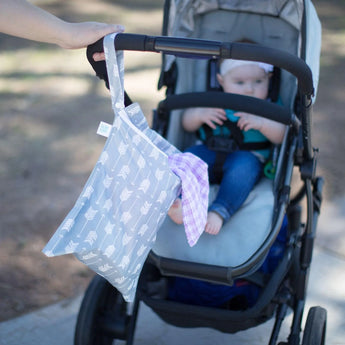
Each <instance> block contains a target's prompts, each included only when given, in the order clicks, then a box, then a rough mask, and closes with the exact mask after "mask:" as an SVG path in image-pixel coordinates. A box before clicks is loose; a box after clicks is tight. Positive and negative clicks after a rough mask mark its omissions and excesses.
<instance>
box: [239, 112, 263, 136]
mask: <svg viewBox="0 0 345 345" xmlns="http://www.w3.org/2000/svg"><path fill="white" fill-rule="evenodd" d="M234 115H235V116H237V117H239V120H238V122H237V126H238V127H239V128H240V129H241V130H242V131H245V132H246V131H249V130H250V129H256V130H257V131H261V129H262V126H263V122H264V119H263V118H262V117H260V116H256V115H253V114H248V113H242V112H238V113H235V114H234Z"/></svg>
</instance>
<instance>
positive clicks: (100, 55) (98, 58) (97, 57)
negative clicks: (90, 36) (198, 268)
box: [92, 53, 105, 62]
mask: <svg viewBox="0 0 345 345" xmlns="http://www.w3.org/2000/svg"><path fill="white" fill-rule="evenodd" d="M92 58H93V59H94V61H96V62H97V61H103V60H105V54H104V53H95V54H93V55H92Z"/></svg>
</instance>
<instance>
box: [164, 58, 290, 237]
mask: <svg viewBox="0 0 345 345" xmlns="http://www.w3.org/2000/svg"><path fill="white" fill-rule="evenodd" d="M272 72H273V66H271V65H268V64H265V63H261V62H255V61H242V60H241V61H240V60H231V59H226V60H223V61H222V63H221V65H220V74H217V79H218V82H219V84H220V85H221V86H222V88H223V90H224V92H228V93H233V94H239V95H245V96H251V97H257V98H260V99H263V100H265V99H267V98H268V89H269V81H270V78H271V76H272ZM227 120H230V121H231V122H233V123H235V124H236V125H237V127H238V128H239V129H240V130H241V131H242V133H243V138H244V140H243V142H244V143H250V142H267V141H268V142H271V143H274V144H280V143H281V142H282V140H283V137H284V133H285V125H283V124H280V123H278V122H275V121H272V120H269V119H266V118H263V117H259V116H256V115H253V114H248V113H244V112H234V111H232V110H230V109H220V108H189V109H186V111H185V112H184V114H183V116H182V126H183V128H184V129H185V130H186V131H189V132H194V131H198V130H201V128H202V127H203V126H205V125H206V126H208V127H210V128H211V129H212V131H213V133H214V135H216V133H218V132H219V129H222V126H223V124H224V122H225V121H227ZM223 127H224V126H223ZM229 135H230V134H229ZM186 151H187V152H191V153H193V154H195V155H196V156H198V157H200V158H201V159H203V160H204V161H205V162H206V163H207V164H208V167H209V171H208V172H209V179H210V183H216V182H218V177H217V176H215V172H214V169H213V168H214V165H215V161H216V154H217V153H216V152H215V151H213V150H212V149H210V148H209V147H207V145H206V143H202V144H198V145H195V146H192V147H190V148H188V149H187V150H186ZM269 154H270V150H269V149H265V150H256V151H245V150H235V151H233V152H229V153H228V154H227V155H226V158H225V161H224V164H223V167H222V177H221V182H220V187H219V191H218V194H217V196H216V199H215V200H214V201H213V202H212V204H211V205H210V206H209V209H208V216H207V223H206V227H205V231H206V232H207V233H209V234H211V235H217V234H218V233H219V231H220V229H221V227H222V225H223V224H224V222H226V221H228V220H229V219H230V218H231V216H232V215H233V214H234V213H235V212H236V211H237V210H238V209H239V208H240V207H241V205H242V204H243V203H244V201H245V200H246V198H247V197H248V195H249V193H250V191H251V190H252V189H253V187H254V186H255V184H256V183H257V182H258V181H259V179H260V178H261V176H262V172H263V166H264V163H265V160H266V159H267V158H268V157H269ZM182 212H183V210H182V204H181V200H180V199H177V200H176V201H175V202H174V204H173V205H172V207H171V208H170V210H169V212H168V214H169V216H170V218H171V219H172V220H173V221H174V222H176V223H177V224H182V222H183V214H182Z"/></svg>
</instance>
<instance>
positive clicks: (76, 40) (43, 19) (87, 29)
mask: <svg viewBox="0 0 345 345" xmlns="http://www.w3.org/2000/svg"><path fill="white" fill-rule="evenodd" d="M116 31H123V27H122V26H121V25H116V24H104V23H96V22H84V23H68V22H65V21H63V20H61V19H59V18H57V17H55V16H54V15H52V14H50V13H48V12H46V11H44V10H42V9H40V8H38V7H36V6H34V5H32V4H30V3H29V2H27V1H25V0H0V32H3V33H6V34H9V35H13V36H18V37H21V38H26V39H30V40H34V41H40V42H46V43H53V44H57V45H59V46H60V47H62V48H66V49H76V48H83V47H86V46H87V45H89V44H91V43H94V42H96V41H97V40H98V39H100V38H101V37H103V36H105V35H107V34H109V33H112V32H116Z"/></svg>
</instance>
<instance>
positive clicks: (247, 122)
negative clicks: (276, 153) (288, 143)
mask: <svg viewBox="0 0 345 345" xmlns="http://www.w3.org/2000/svg"><path fill="white" fill-rule="evenodd" d="M235 115H236V116H238V117H239V120H238V122H237V126H238V127H239V128H240V129H241V130H243V131H248V130H250V129H256V130H258V131H260V132H261V134H263V135H264V136H265V137H266V138H267V139H268V140H269V141H271V142H272V143H273V144H281V142H282V141H283V138H284V134H285V130H286V126H285V125H283V124H282V123H279V122H276V121H272V120H269V119H265V118H263V117H260V116H256V115H252V114H248V113H236V114H235Z"/></svg>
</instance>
